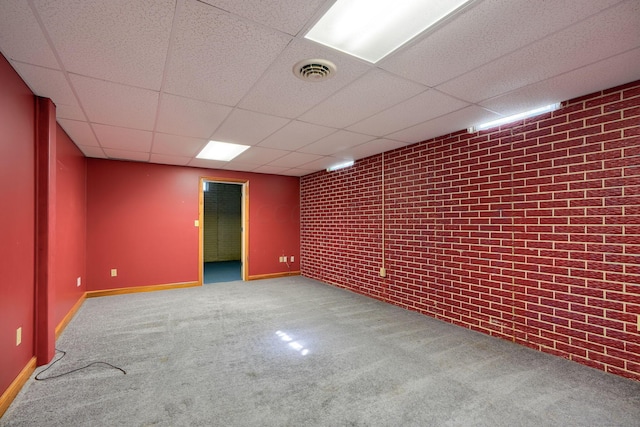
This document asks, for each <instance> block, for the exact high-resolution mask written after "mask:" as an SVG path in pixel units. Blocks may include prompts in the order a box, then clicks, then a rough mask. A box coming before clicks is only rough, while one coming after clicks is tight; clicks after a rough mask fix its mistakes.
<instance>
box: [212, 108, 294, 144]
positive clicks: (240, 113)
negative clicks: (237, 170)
mask: <svg viewBox="0 0 640 427" xmlns="http://www.w3.org/2000/svg"><path fill="white" fill-rule="evenodd" d="M288 122H289V119H283V118H282V117H274V116H268V115H266V114H261V113H256V112H253V111H247V110H240V109H235V110H233V112H232V113H231V114H230V115H229V117H227V119H226V120H225V121H224V123H223V124H222V125H221V126H220V127H219V128H218V130H217V131H216V132H215V133H214V134H213V135H212V136H211V139H214V140H216V141H223V142H232V143H235V144H245V145H255V144H257V143H258V142H260V141H262V140H263V139H265V138H266V137H268V136H269V135H271V134H272V133H274V132H275V131H277V130H278V129H280V128H281V127H283V126H284V125H286V124H287V123H288ZM247 124H250V126H248V125H247Z"/></svg>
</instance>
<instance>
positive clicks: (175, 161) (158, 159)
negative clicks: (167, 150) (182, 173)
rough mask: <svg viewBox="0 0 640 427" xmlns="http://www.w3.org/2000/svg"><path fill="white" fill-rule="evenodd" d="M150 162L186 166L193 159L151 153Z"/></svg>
mask: <svg viewBox="0 0 640 427" xmlns="http://www.w3.org/2000/svg"><path fill="white" fill-rule="evenodd" d="M149 161H150V162H151V163H161V164H163V165H177V166H186V165H187V164H188V163H189V162H190V161H191V157H180V156H167V155H166V154H154V153H151V158H150V159H149Z"/></svg>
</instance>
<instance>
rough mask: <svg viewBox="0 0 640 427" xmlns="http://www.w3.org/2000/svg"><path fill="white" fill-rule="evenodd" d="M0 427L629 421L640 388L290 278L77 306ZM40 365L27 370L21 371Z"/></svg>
mask: <svg viewBox="0 0 640 427" xmlns="http://www.w3.org/2000/svg"><path fill="white" fill-rule="evenodd" d="M57 346H58V348H60V349H62V350H65V351H66V352H67V355H66V356H65V357H64V358H63V359H62V360H60V362H58V363H56V364H55V365H53V366H52V367H51V368H50V369H49V370H48V371H47V372H44V373H43V374H41V376H42V377H45V378H46V377H48V376H52V375H59V374H61V373H64V372H67V371H70V370H72V369H75V368H78V367H82V366H85V365H87V364H89V363H91V362H94V361H104V362H108V363H111V364H113V365H115V366H118V367H120V368H122V369H124V370H125V371H126V375H125V374H123V373H122V372H120V371H118V370H116V369H113V368H111V367H109V366H107V365H101V364H98V365H93V366H91V367H89V368H87V369H83V370H80V371H77V372H73V373H70V374H68V375H64V376H62V377H59V378H54V379H49V380H46V381H34V379H33V378H32V379H30V380H29V382H28V383H27V384H26V385H25V387H24V388H23V389H22V391H21V392H20V394H19V395H18V397H17V398H16V400H15V401H14V402H13V404H12V405H11V407H10V408H9V410H8V411H7V412H6V414H5V415H4V417H2V418H1V419H0V426H640V382H636V381H632V380H627V379H624V378H620V377H617V376H613V375H610V374H606V373H603V372H600V371H597V370H594V369H591V368H588V367H585V366H581V365H578V364H576V363H573V362H569V361H566V360H564V359H561V358H557V357H553V356H549V355H546V354H543V353H539V352H535V351H533V350H530V349H527V348H525V347H522V346H518V345H515V344H512V343H510V342H507V341H503V340H499V339H495V338H491V337H488V336H485V335H482V334H479V333H475V332H473V331H469V330H466V329H463V328H459V327H456V326H452V325H449V324H446V323H443V322H440V321H437V320H434V319H431V318H429V317H426V316H422V315H420V314H417V313H412V312H409V311H405V310H403V309H400V308H398V307H394V306H391V305H387V304H384V303H381V302H378V301H375V300H372V299H369V298H366V297H363V296H360V295H356V294H353V293H351V292H348V291H345V290H342V289H338V288H334V287H331V286H328V285H325V284H322V283H319V282H316V281H313V280H309V279H305V278H302V277H288V278H282V279H269V280H261V281H252V282H227V283H220V284H218V285H216V286H203V287H198V288H189V289H179V290H170V291H162V292H154V293H142V294H131V295H121V296H111V297H103V298H95V299H89V300H87V301H86V302H85V303H84V304H83V306H82V307H81V309H80V310H79V311H78V313H77V314H76V316H75V318H74V319H73V320H72V321H71V323H70V324H69V326H68V327H67V329H66V330H65V331H64V333H63V334H62V336H61V337H60V339H59V340H58V343H57ZM41 370H42V368H38V369H37V370H36V373H38V372H40V371H41Z"/></svg>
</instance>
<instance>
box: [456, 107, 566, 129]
mask: <svg viewBox="0 0 640 427" xmlns="http://www.w3.org/2000/svg"><path fill="white" fill-rule="evenodd" d="M558 108H560V103H559V102H558V103H556V104H549V105H545V106H544V107H540V108H535V109H533V110H529V111H525V112H524V113H518V114H514V115H512V116H508V117H503V118H501V119H498V120H493V121H490V122H487V123H482V124H480V125H477V126H472V127H470V128H469V129H468V131H469V132H470V133H472V132H477V131H479V130H485V129H489V128H494V127H497V126H500V125H504V124H506V123H511V122H515V121H518V120H522V119H526V118H529V117H533V116H537V115H540V114H543V113H548V112H551V111H555V110H557V109H558Z"/></svg>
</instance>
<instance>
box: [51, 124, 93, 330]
mask: <svg viewBox="0 0 640 427" xmlns="http://www.w3.org/2000/svg"><path fill="white" fill-rule="evenodd" d="M56 143H57V150H56V153H57V159H56V160H57V162H56V164H57V169H56V173H57V176H56V197H57V201H56V236H57V239H56V269H55V290H54V295H55V324H56V325H58V324H59V323H60V322H61V321H62V320H63V319H64V317H65V316H66V315H67V313H69V310H71V308H72V307H73V305H74V304H75V303H76V302H78V300H79V299H80V298H81V297H82V296H83V295H84V292H85V290H86V286H85V282H86V204H87V197H86V175H87V168H86V164H87V162H86V159H85V157H84V155H83V154H82V152H81V151H80V150H79V149H78V147H76V146H75V144H74V143H73V142H72V141H71V139H70V138H69V137H68V136H67V134H66V133H65V132H64V130H62V128H60V126H57V132H56ZM78 277H80V278H81V286H79V287H78V286H77V278H78Z"/></svg>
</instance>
